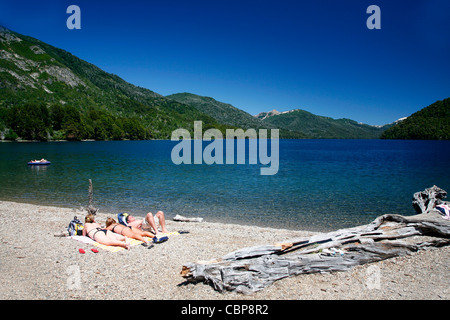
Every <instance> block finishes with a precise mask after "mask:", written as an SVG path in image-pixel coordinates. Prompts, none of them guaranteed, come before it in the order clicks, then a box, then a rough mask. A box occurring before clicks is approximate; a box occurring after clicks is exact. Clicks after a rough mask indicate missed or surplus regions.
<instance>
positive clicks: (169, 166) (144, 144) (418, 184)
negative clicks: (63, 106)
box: [0, 140, 450, 231]
mask: <svg viewBox="0 0 450 320" xmlns="http://www.w3.org/2000/svg"><path fill="white" fill-rule="evenodd" d="M176 144H177V142H172V141H96V142H45V143H42V142H41V143H1V144H0V185H1V187H0V199H1V200H13V201H18V202H28V203H38V204H46V205H55V206H62V207H72V208H77V209H78V208H80V207H81V206H86V205H87V202H88V197H87V195H88V186H89V182H88V179H92V181H93V185H94V205H95V206H96V207H98V208H99V209H100V211H101V212H110V213H118V212H123V211H126V212H130V213H133V214H135V215H144V214H145V213H146V212H148V211H152V212H156V211H157V210H163V211H164V212H165V213H166V215H167V216H168V218H169V219H170V218H171V217H173V216H175V215H176V214H181V215H184V216H189V217H203V218H204V219H205V220H206V221H212V222H213V221H215V222H230V223H240V224H247V225H257V226H267V227H282V228H289V229H302V230H316V231H317V230H320V231H328V230H335V229H338V228H342V227H351V226H355V225H358V224H365V223H369V222H370V221H372V220H373V219H374V218H375V217H377V216H379V215H382V214H386V213H398V214H402V215H411V214H414V213H415V212H414V209H413V208H412V205H411V199H412V195H413V193H414V192H417V191H421V190H424V189H425V188H428V187H431V186H433V185H434V184H435V185H437V186H439V187H441V188H443V189H444V190H447V191H450V174H449V159H450V141H390V140H280V145H279V157H280V163H279V171H278V173H277V174H276V175H272V176H263V175H260V167H261V165H259V164H258V165H250V164H244V165H238V164H235V165H217V164H213V165H206V164H201V165H198V164H197V165H194V164H192V165H185V164H181V165H175V164H173V162H172V160H171V151H172V148H173V147H174V146H175V145H176ZM207 144H208V143H207V142H204V145H207ZM42 157H44V158H46V159H48V160H50V161H51V162H52V164H51V165H50V166H48V167H32V166H27V162H28V161H29V160H31V159H40V158H42ZM70 218H71V217H68V219H70Z"/></svg>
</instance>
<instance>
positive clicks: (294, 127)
mask: <svg viewBox="0 0 450 320" xmlns="http://www.w3.org/2000/svg"><path fill="white" fill-rule="evenodd" d="M256 117H258V118H260V119H263V120H262V121H263V122H264V123H268V124H270V125H274V126H277V127H279V128H284V129H287V130H291V131H297V132H301V133H303V134H305V135H307V136H309V137H310V138H315V139H376V138H379V137H380V135H381V133H382V132H383V131H384V130H386V128H387V126H383V127H375V126H369V125H367V124H360V123H358V122H356V121H354V120H350V119H337V120H336V119H332V118H329V117H323V116H317V115H315V114H312V113H310V112H307V111H305V110H301V109H297V110H291V111H287V112H281V113H280V112H278V111H276V110H272V111H270V112H263V113H260V114H258V115H257V116H256Z"/></svg>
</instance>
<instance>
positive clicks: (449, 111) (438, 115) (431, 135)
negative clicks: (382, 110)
mask: <svg viewBox="0 0 450 320" xmlns="http://www.w3.org/2000/svg"><path fill="white" fill-rule="evenodd" d="M381 138H382V139H417V140H449V139H450V98H447V99H444V100H441V101H436V102H435V103H433V104H431V105H429V106H428V107H425V108H423V109H422V110H419V111H417V112H416V113H414V114H412V115H411V116H410V117H408V118H407V119H405V120H404V121H402V122H400V123H398V124H396V125H395V126H393V127H392V128H390V129H388V130H386V131H385V132H384V133H383V134H382V136H381Z"/></svg>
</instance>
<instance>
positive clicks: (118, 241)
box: [83, 214, 130, 250]
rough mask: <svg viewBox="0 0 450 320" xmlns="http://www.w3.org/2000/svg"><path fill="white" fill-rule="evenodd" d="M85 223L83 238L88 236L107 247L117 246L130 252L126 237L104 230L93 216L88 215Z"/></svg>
mask: <svg viewBox="0 0 450 320" xmlns="http://www.w3.org/2000/svg"><path fill="white" fill-rule="evenodd" d="M84 222H85V223H84V229H83V236H88V237H90V238H91V239H92V240H94V241H97V242H98V243H101V244H104V245H106V246H117V247H122V248H125V249H128V250H130V244H129V243H128V242H127V241H126V238H125V237H124V236H122V235H119V234H115V233H113V232H111V231H109V230H107V229H104V228H102V227H101V226H100V225H99V224H98V223H97V222H95V216H94V215H93V214H88V215H87V216H86V218H85V219H84Z"/></svg>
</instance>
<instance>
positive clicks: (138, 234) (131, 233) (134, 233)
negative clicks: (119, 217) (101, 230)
mask: <svg viewBox="0 0 450 320" xmlns="http://www.w3.org/2000/svg"><path fill="white" fill-rule="evenodd" d="M106 229H107V230H110V231H112V232H115V233H118V234H120V235H122V236H125V237H128V238H132V239H136V240H139V241H142V242H144V243H145V244H147V245H148V243H149V242H148V240H147V239H145V238H144V237H149V238H154V237H155V236H154V235H153V233H151V232H148V231H142V230H140V229H138V228H135V227H133V226H124V225H123V224H120V223H118V222H117V221H116V220H114V219H113V218H111V217H108V218H107V219H106Z"/></svg>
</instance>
